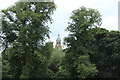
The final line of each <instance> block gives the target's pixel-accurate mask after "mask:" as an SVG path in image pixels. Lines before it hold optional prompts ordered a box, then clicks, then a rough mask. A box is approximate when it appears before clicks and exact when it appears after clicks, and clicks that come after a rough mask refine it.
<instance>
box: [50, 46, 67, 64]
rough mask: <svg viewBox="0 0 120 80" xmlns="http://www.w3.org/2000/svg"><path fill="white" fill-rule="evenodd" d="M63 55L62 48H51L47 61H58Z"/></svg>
mask: <svg viewBox="0 0 120 80" xmlns="http://www.w3.org/2000/svg"><path fill="white" fill-rule="evenodd" d="M64 56H65V53H64V52H63V51H62V50H59V49H57V48H53V50H52V54H51V57H50V60H49V62H50V63H52V62H56V63H59V62H60V61H61V60H62V59H63V58H64Z"/></svg>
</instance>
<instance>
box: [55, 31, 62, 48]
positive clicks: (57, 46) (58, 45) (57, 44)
mask: <svg viewBox="0 0 120 80" xmlns="http://www.w3.org/2000/svg"><path fill="white" fill-rule="evenodd" d="M55 48H58V49H62V47H61V38H60V34H59V33H58V37H57V39H56V45H55Z"/></svg>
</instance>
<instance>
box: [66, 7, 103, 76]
mask: <svg viewBox="0 0 120 80" xmlns="http://www.w3.org/2000/svg"><path fill="white" fill-rule="evenodd" d="M70 19H71V22H69V26H68V27H67V29H66V30H67V31H69V32H70V33H69V35H68V37H66V38H65V44H66V45H67V46H68V48H67V49H66V50H65V51H66V53H65V66H66V68H67V70H68V71H69V72H70V77H71V78H87V77H88V76H89V77H91V76H93V75H96V73H97V72H98V71H97V69H96V67H95V65H94V64H92V63H91V62H90V60H89V57H87V56H86V55H88V54H89V52H90V50H89V46H88V43H89V41H91V40H93V41H94V40H95V37H94V36H93V35H92V33H91V31H90V29H92V28H93V27H97V26H100V25H101V15H100V13H99V12H98V11H97V10H95V9H89V8H88V9H87V8H85V7H81V8H80V9H77V10H74V11H73V12H72V16H71V17H70Z"/></svg>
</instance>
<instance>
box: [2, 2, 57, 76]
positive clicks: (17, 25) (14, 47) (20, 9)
mask: <svg viewBox="0 0 120 80" xmlns="http://www.w3.org/2000/svg"><path fill="white" fill-rule="evenodd" d="M54 10H55V4H54V3H53V2H17V3H15V4H14V5H13V6H11V7H9V8H7V9H5V10H2V15H3V18H2V30H1V32H2V39H3V40H4V41H3V46H2V47H3V52H2V57H3V66H6V65H8V70H9V71H6V72H7V73H9V74H10V75H11V77H12V78H20V77H23V78H24V77H25V78H33V77H34V78H40V77H45V76H46V74H45V73H47V72H46V70H45V69H44V68H46V67H44V66H45V65H47V61H48V59H49V54H50V53H51V52H50V51H51V46H50V44H46V45H45V39H46V38H49V32H50V30H49V27H48V25H47V24H48V23H49V22H50V23H52V17H51V15H52V14H53V11H54ZM44 50H46V51H44ZM6 61H7V64H6ZM4 70H7V69H6V68H3V71H4ZM25 70H27V71H25ZM33 70H34V71H33ZM43 70H44V71H43ZM24 72H26V73H24ZM42 72H43V75H42ZM40 73H41V74H40ZM4 74H5V73H4ZM4 77H9V76H4Z"/></svg>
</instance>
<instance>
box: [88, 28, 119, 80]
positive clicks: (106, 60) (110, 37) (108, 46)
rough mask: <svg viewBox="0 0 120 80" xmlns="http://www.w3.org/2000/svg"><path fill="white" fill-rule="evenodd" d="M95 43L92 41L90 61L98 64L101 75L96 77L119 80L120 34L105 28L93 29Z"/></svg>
mask: <svg viewBox="0 0 120 80" xmlns="http://www.w3.org/2000/svg"><path fill="white" fill-rule="evenodd" d="M92 34H93V35H94V36H95V39H96V40H95V41H91V44H88V45H91V47H90V49H94V50H93V51H91V52H90V53H89V54H90V59H91V62H93V63H94V64H96V66H97V69H98V71H99V73H98V74H97V76H96V77H102V78H119V72H120V71H119V69H118V67H119V66H120V65H119V60H118V58H120V56H119V55H120V52H119V50H120V49H119V48H120V45H119V43H120V33H119V32H118V31H108V30H106V29H103V28H94V29H92Z"/></svg>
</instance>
